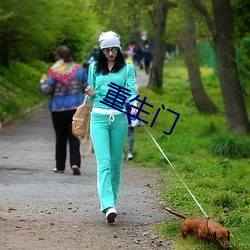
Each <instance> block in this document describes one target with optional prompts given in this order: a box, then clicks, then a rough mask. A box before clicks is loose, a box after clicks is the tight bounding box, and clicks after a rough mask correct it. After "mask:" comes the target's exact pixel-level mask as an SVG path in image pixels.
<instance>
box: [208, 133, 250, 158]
mask: <svg viewBox="0 0 250 250" xmlns="http://www.w3.org/2000/svg"><path fill="white" fill-rule="evenodd" d="M211 151H212V153H213V154H215V155H219V156H223V157H228V158H232V159H239V158H249V156H250V146H249V142H247V139H246V138H244V139H243V138H241V137H239V136H236V135H235V136H234V135H226V136H224V135H222V136H219V137H216V138H214V139H213V140H212V142H211Z"/></svg>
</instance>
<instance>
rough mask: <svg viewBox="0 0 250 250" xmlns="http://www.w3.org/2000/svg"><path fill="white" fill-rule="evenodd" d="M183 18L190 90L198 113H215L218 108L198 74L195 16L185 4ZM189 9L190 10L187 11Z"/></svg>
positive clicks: (191, 9)
mask: <svg viewBox="0 0 250 250" xmlns="http://www.w3.org/2000/svg"><path fill="white" fill-rule="evenodd" d="M187 8H188V11H187V12H186V18H185V19H186V20H185V54H186V64H187V69H188V76H189V82H190V87H191V92H192V94H193V98H194V102H195V105H196V107H197V109H198V111H199V112H200V113H208V114H212V113H217V112H218V108H217V107H216V105H215V104H214V103H213V102H212V101H211V99H210V98H209V96H208V95H207V93H206V91H205V89H204V87H203V84H202V80H201V75H200V57H199V54H198V52H197V48H196V28H195V18H194V17H193V15H192V16H191V15H190V13H192V11H193V8H192V7H191V6H187ZM189 10H190V11H189Z"/></svg>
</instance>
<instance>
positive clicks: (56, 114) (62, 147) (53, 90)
mask: <svg viewBox="0 0 250 250" xmlns="http://www.w3.org/2000/svg"><path fill="white" fill-rule="evenodd" d="M54 56H55V60H57V61H56V62H55V63H54V65H53V66H52V67H51V68H50V70H49V72H48V77H43V78H42V79H41V82H40V84H39V89H40V91H41V92H42V93H43V94H45V95H50V96H51V100H50V104H49V110H50V112H51V118H52V123H53V127H54V131H55V135H56V147H55V148H56V150H55V160H56V166H55V168H54V170H53V171H54V172H55V173H64V171H65V168H66V155H67V142H69V157H70V166H71V168H72V170H73V175H80V174H81V171H80V167H81V156H80V152H79V146H80V142H79V140H78V138H76V137H75V136H74V135H73V134H72V130H71V126H72V117H73V115H74V113H75V112H76V109H77V107H78V106H79V105H80V104H82V102H83V100H84V90H85V88H86V83H87V74H86V72H85V71H84V70H83V68H82V67H81V66H80V65H79V64H77V63H76V62H74V61H73V59H72V56H71V52H70V50H69V48H68V47H67V46H64V45H62V46H59V47H58V48H57V49H56V51H55V54H54Z"/></svg>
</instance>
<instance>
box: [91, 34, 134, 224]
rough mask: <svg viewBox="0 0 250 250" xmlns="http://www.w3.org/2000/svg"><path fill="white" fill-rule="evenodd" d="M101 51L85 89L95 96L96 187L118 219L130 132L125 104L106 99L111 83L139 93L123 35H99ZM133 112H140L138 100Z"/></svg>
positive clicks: (108, 212) (111, 219)
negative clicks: (124, 50) (119, 105)
mask: <svg viewBox="0 0 250 250" xmlns="http://www.w3.org/2000/svg"><path fill="white" fill-rule="evenodd" d="M99 42H100V53H99V57H98V58H97V60H96V61H95V62H94V63H92V64H91V65H90V67H89V72H88V83H89V86H88V87H87V88H86V93H87V95H88V96H90V98H91V99H92V100H93V109H92V113H91V124H90V134H91V138H92V140H93V145H94V150H95V155H96V160H97V169H98V171H97V189H98V194H99V199H100V203H101V212H103V213H105V214H106V219H107V222H108V223H113V222H115V218H116V216H117V211H116V202H117V199H118V189H119V186H120V179H121V167H122V155H123V149H124V145H125V141H126V136H127V132H128V121H127V115H126V114H125V113H124V112H123V110H124V111H126V109H125V105H123V107H122V112H121V111H119V110H117V109H115V108H113V106H109V105H107V104H105V103H104V102H103V100H104V99H105V97H106V96H107V94H108V93H109V91H110V86H108V85H109V84H111V83H115V84H116V85H118V86H119V87H123V88H126V89H129V90H130V97H129V100H132V99H133V98H135V97H136V96H137V93H136V87H135V71H134V66H133V65H132V64H130V63H126V62H125V60H124V57H123V55H122V53H121V47H120V46H121V45H120V36H119V35H118V34H117V33H115V32H113V31H108V32H103V33H101V34H100V36H99ZM131 104H132V105H134V107H132V110H131V114H132V115H135V114H136V112H137V109H136V101H134V102H132V103H131Z"/></svg>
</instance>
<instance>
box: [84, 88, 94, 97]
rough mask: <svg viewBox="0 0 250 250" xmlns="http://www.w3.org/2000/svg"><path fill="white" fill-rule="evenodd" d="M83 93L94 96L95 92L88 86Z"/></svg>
mask: <svg viewBox="0 0 250 250" xmlns="http://www.w3.org/2000/svg"><path fill="white" fill-rule="evenodd" d="M85 92H86V94H87V95H88V96H93V97H94V96H95V90H94V89H93V88H92V87H90V86H88V87H87V88H86V89H85Z"/></svg>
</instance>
